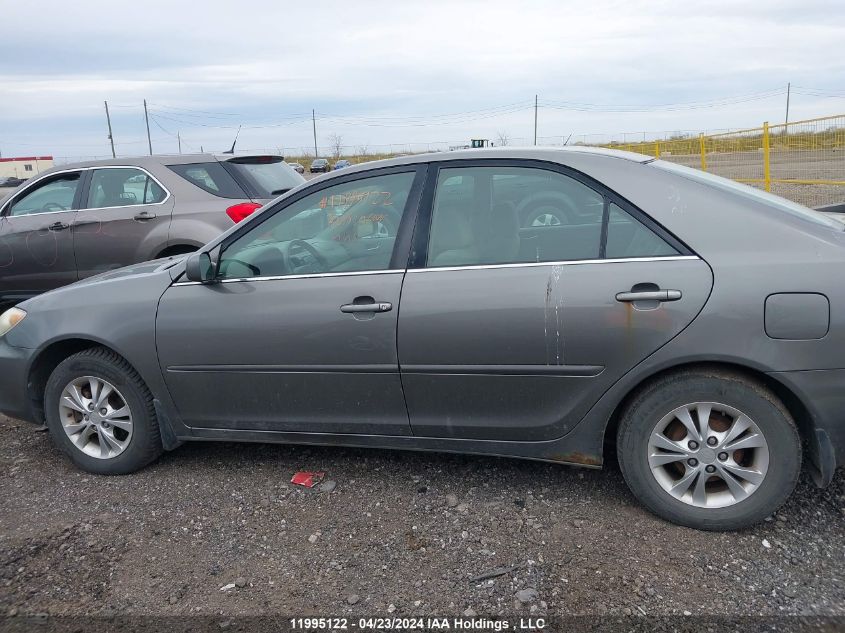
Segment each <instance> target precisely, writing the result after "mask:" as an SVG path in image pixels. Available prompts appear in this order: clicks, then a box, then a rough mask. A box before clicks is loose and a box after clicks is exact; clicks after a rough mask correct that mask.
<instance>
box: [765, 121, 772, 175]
mask: <svg viewBox="0 0 845 633" xmlns="http://www.w3.org/2000/svg"><path fill="white" fill-rule="evenodd" d="M763 182H765V183H766V191H771V190H772V165H771V161H770V160H769V122H768V121H766V122H765V123H763Z"/></svg>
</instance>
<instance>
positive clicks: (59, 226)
mask: <svg viewBox="0 0 845 633" xmlns="http://www.w3.org/2000/svg"><path fill="white" fill-rule="evenodd" d="M68 226H70V225H69V224H65V223H64V222H53V223H52V224H51V225H50V226H48V227H47V229H48V230H50V231H64V230H65V229H66V228H67V227H68Z"/></svg>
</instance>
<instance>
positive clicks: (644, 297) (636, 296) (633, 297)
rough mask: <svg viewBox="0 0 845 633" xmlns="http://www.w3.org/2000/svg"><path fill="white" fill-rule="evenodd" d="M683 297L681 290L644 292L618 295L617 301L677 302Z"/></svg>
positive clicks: (619, 293)
mask: <svg viewBox="0 0 845 633" xmlns="http://www.w3.org/2000/svg"><path fill="white" fill-rule="evenodd" d="M681 296H682V294H681V291H680V290H643V291H639V292H638V291H631V292H618V293H616V300H617V301H623V302H627V301H677V300H678V299H680V298H681Z"/></svg>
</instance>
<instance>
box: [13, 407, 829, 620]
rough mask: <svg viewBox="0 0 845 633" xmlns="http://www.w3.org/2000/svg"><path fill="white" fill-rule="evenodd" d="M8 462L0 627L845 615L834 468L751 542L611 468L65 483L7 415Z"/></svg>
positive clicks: (454, 460) (66, 471) (194, 464)
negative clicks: (640, 491) (122, 617)
mask: <svg viewBox="0 0 845 633" xmlns="http://www.w3.org/2000/svg"><path fill="white" fill-rule="evenodd" d="M0 460H1V461H2V471H1V472H0V498H2V499H3V501H4V502H3V504H2V507H0V576H2V578H0V609H1V610H2V611H0V612H5V613H6V614H8V615H9V616H12V617H15V618H18V620H16V622H20V619H21V618H23V617H25V616H27V615H30V616H31V615H33V614H37V613H42V614H49V615H50V616H56V615H70V614H77V615H81V614H89V615H109V614H116V613H119V614H146V615H150V614H152V615H192V616H193V615H208V616H215V617H221V618H224V617H231V616H236V615H243V614H284V615H302V614H321V615H329V614H335V615H344V614H354V615H356V616H357V615H388V614H390V613H392V614H393V615H396V616H400V615H425V614H437V615H460V614H462V613H464V612H466V613H470V614H471V613H473V612H475V613H477V614H479V615H483V616H494V615H496V614H506V615H510V616H511V617H513V616H515V615H525V616H528V615H529V614H534V615H538V614H542V615H553V614H607V615H619V616H624V615H633V616H640V617H641V616H642V614H647V615H649V616H656V615H682V614H685V613H686V614H694V615H702V614H707V615H770V616H780V615H786V614H799V615H805V616H812V615H826V616H838V617H843V618H845V476H843V473H842V472H841V471H840V472H839V474H838V476H837V478H836V479H835V481H834V483H833V485H832V486H831V487H829V488H828V489H827V490H824V491H821V490H818V489H816V488H815V487H814V486H813V485H812V484H811V483H810V482H809V481H808V480H807V479H806V478H804V479H803V480H802V481H801V483H800V485H799V487H798V490H797V491H796V494H795V495H794V496H793V497H792V500H791V501H790V502H789V503H788V504H787V505H786V506H785V507H784V508H783V509H782V510H781V511H779V512H778V513H777V515H776V516H773V517H771V518H770V519H768V520H767V521H766V522H765V523H764V524H762V525H760V526H759V527H757V528H754V529H752V530H748V531H745V532H741V533H732V534H713V533H704V532H697V531H694V530H690V529H685V528H680V527H676V526H673V525H670V524H668V523H665V522H663V521H661V520H659V519H657V518H655V517H653V516H652V515H650V514H648V513H647V512H645V511H644V510H642V509H641V508H640V507H639V506H638V505H637V504H636V502H635V501H634V499H633V498H632V497H631V495H630V493H629V492H628V490H627V488H626V487H625V485H624V482H623V481H622V478H621V476H620V474H619V471H618V469H617V468H616V467H615V466H611V467H610V468H608V469H607V470H606V471H595V470H579V469H573V468H567V467H562V466H556V465H550V464H538V463H533V462H526V461H517V460H506V459H492V458H476V457H461V456H451V455H441V454H424V453H401V452H388V451H375V450H372V451H370V450H349V449H334V448H308V447H288V446H274V445H255V444H249V445H247V444H210V443H206V444H199V443H198V444H188V445H185V446H182V447H181V448H179V449H177V450H176V451H175V452H173V453H169V454H167V455H165V456H164V457H163V458H162V459H161V460H160V461H159V462H158V463H156V464H154V465H153V466H151V467H148V468H147V469H145V470H144V471H142V472H140V473H137V474H135V475H132V476H126V477H111V478H109V477H97V476H92V475H88V474H86V473H83V472H81V471H79V470H76V469H75V468H74V467H73V466H71V464H70V463H69V462H68V461H67V460H66V459H64V458H63V457H62V456H61V455H60V454H59V453H58V452H57V451H56V450H55V449H54V448H53V447H52V444H51V442H50V439H49V437H48V435H47V434H46V433H44V432H38V431H37V430H36V428H35V427H33V426H32V425H29V424H27V423H23V422H17V421H14V420H8V419H6V418H2V417H0ZM299 469H307V470H324V471H325V472H326V479H325V480H324V487H323V488H313V489H310V490H309V489H305V488H302V487H298V486H294V485H291V484H290V483H289V482H290V479H291V476H292V474H293V473H294V472H296V471H297V470H299ZM329 480H330V481H331V482H334V485H335V487H334V489H333V490H330V489H329V488H331V486H332V484H329V485H328V486H325V482H326V481H329ZM492 573H497V574H500V575H496V576H495V577H492V578H489V579H483V578H479V577H483V576H484V575H488V574H492ZM468 610H471V611H468ZM8 622H10V620H7V623H8ZM840 622H845V620H842V621H840ZM830 630H832V629H830Z"/></svg>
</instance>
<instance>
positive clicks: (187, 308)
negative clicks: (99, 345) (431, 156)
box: [156, 167, 424, 435]
mask: <svg viewBox="0 0 845 633" xmlns="http://www.w3.org/2000/svg"><path fill="white" fill-rule="evenodd" d="M423 172H424V168H421V169H417V168H414V167H412V168H403V169H398V170H397V169H392V170H379V171H378V172H367V173H366V174H357V175H353V176H347V177H342V178H339V179H332V180H331V181H329V182H328V183H325V184H324V185H323V186H322V187H321V188H319V189H316V190H315V189H314V188H310V189H307V190H304V191H302V192H300V193H299V195H297V196H295V197H294V198H290V199H289V200H286V201H284V202H282V203H280V205H278V206H277V207H276V208H272V209H268V210H267V211H265V212H263V213H262V214H261V216H259V217H258V218H256V219H255V221H252V222H249V223H247V224H246V225H245V226H244V227H243V228H242V230H241V231H238V232H236V233H234V234H233V235H231V236H229V237H228V238H227V240H226V241H225V242H223V243H222V244H221V245H220V247H219V251H220V255H219V264H218V265H217V275H218V279H217V280H216V281H215V282H213V283H208V284H200V283H192V282H184V281H178V282H177V283H175V284H174V285H173V286H172V287H171V288H169V289H168V290H167V291H166V292H165V293H164V296H163V297H162V299H161V302H160V305H159V309H158V317H157V322H156V338H157V346H158V353H159V361H160V364H161V368H162V371H163V372H164V375H165V379H166V381H167V385H168V387H169V391H170V394H171V395H172V397H173V400H174V402H175V405H176V407H177V408H178V411H179V414H180V416H181V417H182V419H183V420H184V421H185V423H186V424H187V425H188V426H191V427H202V428H218V429H236V430H246V431H288V432H302V433H363V434H379V435H409V434H410V426H409V423H408V415H407V409H406V407H405V401H404V398H403V395H402V387H401V383H400V380H399V364H398V359H397V354H396V322H397V315H398V312H399V296H400V292H401V288H402V279H403V277H404V274H405V267H406V263H407V258H408V250H409V247H410V234H411V230H412V228H413V226H412V225H413V221H414V219H415V213H416V203H417V198H418V197H419V196H418V193H419V191H420V190H421V187H422V182H423V180H424V173H423ZM336 183H337V184H336Z"/></svg>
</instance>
